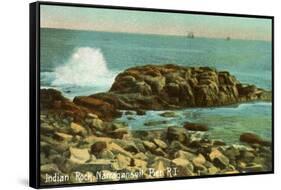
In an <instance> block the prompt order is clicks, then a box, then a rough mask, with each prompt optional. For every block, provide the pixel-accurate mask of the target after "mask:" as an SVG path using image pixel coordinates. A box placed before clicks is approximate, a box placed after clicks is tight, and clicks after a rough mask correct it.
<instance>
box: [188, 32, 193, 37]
mask: <svg viewBox="0 0 281 190" xmlns="http://www.w3.org/2000/svg"><path fill="white" fill-rule="evenodd" d="M187 38H195V36H194V33H193V32H189V33H188V35H187Z"/></svg>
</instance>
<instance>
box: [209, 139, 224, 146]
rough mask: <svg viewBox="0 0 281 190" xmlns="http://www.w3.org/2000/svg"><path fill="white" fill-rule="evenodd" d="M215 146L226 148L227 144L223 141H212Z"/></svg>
mask: <svg viewBox="0 0 281 190" xmlns="http://www.w3.org/2000/svg"><path fill="white" fill-rule="evenodd" d="M212 144H213V146H224V145H226V143H225V142H224V141H223V140H219V139H215V140H213V141H212Z"/></svg>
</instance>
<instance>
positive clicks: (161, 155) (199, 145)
mask: <svg viewBox="0 0 281 190" xmlns="http://www.w3.org/2000/svg"><path fill="white" fill-rule="evenodd" d="M40 119H41V136H40V147H41V154H40V161H41V183H42V184H66V183H88V182H103V181H118V180H138V179H153V178H163V177H166V178H169V177H183V176H202V175H215V174H216V175H220V174H238V173H248V172H266V171H271V169H272V165H271V163H272V160H271V159H272V158H271V155H272V150H271V146H270V142H267V141H264V140H262V139H261V138H259V137H258V136H256V135H254V134H251V133H245V134H242V135H241V137H240V140H241V141H242V142H245V143H246V144H232V145H226V144H225V143H224V142H223V141H222V140H215V139H210V138H208V135H207V133H205V132H203V131H200V130H201V128H200V127H199V128H194V126H193V127H191V130H188V126H186V127H180V126H171V127H168V128H167V129H165V130H161V131H138V132H132V131H130V130H128V127H127V126H126V125H125V124H123V123H117V122H104V121H102V120H101V119H99V118H98V116H97V115H94V114H91V113H89V114H88V115H87V116H86V117H85V120H84V122H83V124H81V123H80V124H78V123H76V122H74V121H73V118H71V117H64V116H58V115H52V114H41V118H40ZM203 130H204V128H203Z"/></svg>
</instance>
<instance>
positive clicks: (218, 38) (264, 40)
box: [40, 26, 272, 42]
mask: <svg viewBox="0 0 281 190" xmlns="http://www.w3.org/2000/svg"><path fill="white" fill-rule="evenodd" d="M40 29H57V30H72V31H83V32H108V33H122V34H137V35H138V34H139V35H156V36H170V37H171V36H172V37H187V36H188V34H186V35H181V34H178V35H177V34H159V33H143V32H122V31H107V30H91V29H77V28H56V27H41V26H40ZM228 37H230V40H243V41H262V42H272V38H271V39H269V40H266V39H245V38H231V36H225V37H210V36H196V33H195V37H194V38H207V39H217V40H226V39H227V38H228Z"/></svg>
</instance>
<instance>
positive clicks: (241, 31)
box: [40, 5, 271, 41]
mask: <svg viewBox="0 0 281 190" xmlns="http://www.w3.org/2000/svg"><path fill="white" fill-rule="evenodd" d="M40 12H41V18H40V23H41V27H43V28H63V29H74V30H91V31H108V32H126V33H142V34H160V35H187V34H188V33H189V32H193V33H194V35H195V36H196V37H208V38H226V37H228V36H229V37H230V38H232V39H247V40H266V41H270V40H271V20H270V19H263V18H245V17H229V16H211V15H198V14H182V13H163V12H161V13H160V12H148V11H133V10H116V9H115V10H113V9H101V8H86V7H67V6H54V5H41V10H40Z"/></svg>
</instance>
